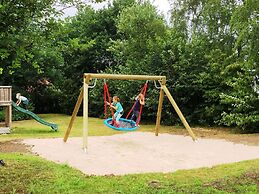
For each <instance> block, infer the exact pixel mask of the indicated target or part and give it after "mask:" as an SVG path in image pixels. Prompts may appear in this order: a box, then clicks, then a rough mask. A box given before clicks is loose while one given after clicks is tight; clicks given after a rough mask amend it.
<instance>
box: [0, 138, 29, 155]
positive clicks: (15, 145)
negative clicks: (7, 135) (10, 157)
mask: <svg viewBox="0 0 259 194" xmlns="http://www.w3.org/2000/svg"><path fill="white" fill-rule="evenodd" d="M21 141H22V140H13V141H5V142H0V152H5V153H7V152H8V153H10V152H23V153H31V148H32V146H29V145H26V144H24V143H22V142H21Z"/></svg>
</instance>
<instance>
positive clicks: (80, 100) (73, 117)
mask: <svg viewBox="0 0 259 194" xmlns="http://www.w3.org/2000/svg"><path fill="white" fill-rule="evenodd" d="M82 100H83V88H82V89H81V91H80V94H79V96H78V98H77V102H76V105H75V108H74V110H73V113H72V116H71V119H70V122H69V125H68V128H67V131H66V133H65V136H64V139H63V141H64V142H67V139H68V136H69V134H70V132H71V129H72V126H73V124H74V121H75V119H76V115H77V113H78V110H79V108H80V105H81V103H82Z"/></svg>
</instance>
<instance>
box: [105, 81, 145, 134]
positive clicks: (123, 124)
mask: <svg viewBox="0 0 259 194" xmlns="http://www.w3.org/2000/svg"><path fill="white" fill-rule="evenodd" d="M147 83H148V82H147V81H146V83H145V85H144V87H143V88H142V90H141V93H143V94H144V96H145V94H146V90H147ZM107 100H109V103H110V104H111V100H110V94H109V89H108V85H107V83H106V81H105V82H104V114H105V116H106V115H107V113H106V102H107ZM135 105H136V101H135V103H134V104H133V106H132V108H131V110H130V112H129V113H128V115H127V117H126V118H120V119H119V126H118V127H117V126H114V124H113V123H114V120H113V119H112V118H108V119H106V120H104V124H105V125H106V126H107V127H110V128H111V129H114V130H117V131H135V130H137V129H138V128H139V126H138V123H139V122H140V117H141V113H142V105H140V110H139V112H140V113H139V116H138V119H137V122H135V121H133V120H130V119H128V117H129V115H130V114H131V112H132V110H133V108H134V107H135ZM110 110H111V113H112V115H114V113H113V111H112V109H110Z"/></svg>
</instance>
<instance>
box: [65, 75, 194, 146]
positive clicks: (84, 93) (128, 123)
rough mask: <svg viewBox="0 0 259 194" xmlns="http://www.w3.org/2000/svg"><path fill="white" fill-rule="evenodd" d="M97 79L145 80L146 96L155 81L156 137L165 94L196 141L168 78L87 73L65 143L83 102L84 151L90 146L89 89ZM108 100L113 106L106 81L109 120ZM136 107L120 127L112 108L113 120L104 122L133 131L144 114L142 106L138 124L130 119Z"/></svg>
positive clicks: (112, 126) (121, 121)
mask: <svg viewBox="0 0 259 194" xmlns="http://www.w3.org/2000/svg"><path fill="white" fill-rule="evenodd" d="M93 79H95V83H94V85H93V86H91V85H89V83H90V81H91V80H93ZM97 79H104V80H145V81H146V83H145V85H144V87H143V88H142V90H141V92H140V93H142V94H143V95H144V96H145V94H146V91H147V83H148V81H154V82H155V86H156V88H159V89H160V94H159V103H158V109H157V118H156V127H155V135H156V136H158V133H159V128H160V121H161V112H162V105H163V99H164V94H165V95H166V96H167V98H168V99H169V101H170V102H171V104H172V106H173V107H174V109H175V111H176V113H177V114H178V116H179V118H180V119H181V121H182V123H183V125H184V126H185V128H186V129H187V131H188V133H189V135H190V136H191V137H192V139H193V140H194V141H195V140H196V137H195V135H194V133H193V131H192V129H191V128H190V126H189V124H188V122H187V121H186V119H185V117H184V116H183V114H182V112H181V110H180V109H179V107H178V106H177V104H176V102H175V101H174V99H173V97H172V95H171V93H170V92H169V90H168V89H167V87H166V77H165V76H147V75H120V74H94V73H85V74H84V76H83V88H82V89H81V92H80V94H79V97H78V99H77V102H76V105H75V107H74V110H73V113H72V117H71V119H70V122H69V125H68V128H67V131H66V133H65V136H64V139H63V141H64V142H66V141H67V139H68V136H69V134H70V131H71V129H72V126H73V124H74V121H75V118H76V115H77V113H78V110H79V108H80V105H81V103H82V101H83V149H84V150H85V151H86V149H87V146H88V145H87V144H88V90H89V88H93V87H94V86H95V85H96V80H97ZM156 81H158V83H159V84H160V87H157V85H156ZM107 100H108V101H109V103H110V104H111V99H110V94H109V90H108V85H107V83H106V81H104V102H105V103H104V114H105V117H106V118H107V105H106V102H107ZM135 105H136V102H135V103H134V105H133V107H132V108H131V110H130V111H129V113H128V114H127V116H126V118H125V119H124V118H120V120H119V121H120V126H119V127H118V126H114V125H113V123H114V112H113V110H112V108H111V107H110V110H111V113H112V118H108V119H106V120H105V121H104V123H105V125H107V126H108V127H110V128H113V129H116V130H123V131H133V130H136V129H137V128H138V124H139V122H140V119H141V113H142V108H143V107H142V105H141V106H140V110H139V115H138V118H137V120H136V122H134V121H132V120H130V119H128V117H129V116H130V114H131V112H132V111H133V108H134V106H135Z"/></svg>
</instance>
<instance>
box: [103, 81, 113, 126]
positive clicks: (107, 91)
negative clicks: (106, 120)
mask: <svg viewBox="0 0 259 194" xmlns="http://www.w3.org/2000/svg"><path fill="white" fill-rule="evenodd" d="M103 88H104V104H105V105H104V107H105V108H104V115H105V116H106V117H107V108H106V100H107V98H108V101H109V104H110V111H111V113H112V120H113V121H114V111H113V109H112V107H111V105H112V102H111V98H110V93H109V90H108V85H107V83H106V82H104V87H103ZM106 94H107V96H106Z"/></svg>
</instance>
